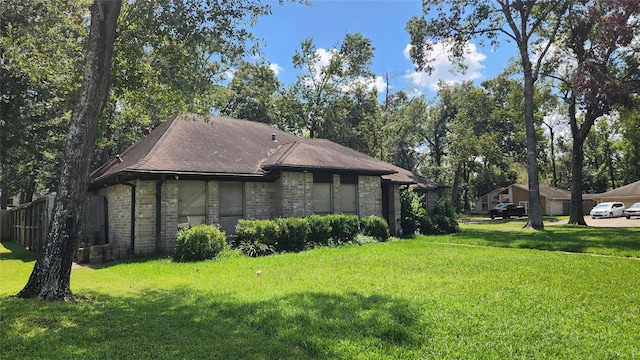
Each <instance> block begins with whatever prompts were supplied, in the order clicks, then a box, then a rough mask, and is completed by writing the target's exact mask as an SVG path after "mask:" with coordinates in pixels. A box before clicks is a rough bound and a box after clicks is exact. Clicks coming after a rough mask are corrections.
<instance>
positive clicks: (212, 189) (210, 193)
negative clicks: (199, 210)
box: [206, 180, 220, 225]
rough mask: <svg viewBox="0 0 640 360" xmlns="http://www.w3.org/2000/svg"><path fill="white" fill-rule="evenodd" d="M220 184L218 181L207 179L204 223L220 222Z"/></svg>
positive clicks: (214, 223) (213, 223) (215, 223)
mask: <svg viewBox="0 0 640 360" xmlns="http://www.w3.org/2000/svg"><path fill="white" fill-rule="evenodd" d="M219 184H220V182H219V181H215V180H212V181H207V208H206V218H207V219H206V223H207V224H209V225H217V224H219V223H220V186H218V185H219Z"/></svg>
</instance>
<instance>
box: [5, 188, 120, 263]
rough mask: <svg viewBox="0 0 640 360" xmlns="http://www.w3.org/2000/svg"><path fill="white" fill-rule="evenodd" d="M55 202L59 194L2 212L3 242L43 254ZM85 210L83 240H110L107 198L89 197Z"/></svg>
mask: <svg viewBox="0 0 640 360" xmlns="http://www.w3.org/2000/svg"><path fill="white" fill-rule="evenodd" d="M54 201H55V195H47V196H45V197H42V198H40V199H37V200H35V201H32V202H30V203H28V204H22V205H19V206H17V207H15V208H12V209H9V210H5V211H1V212H0V241H13V242H15V243H18V244H20V245H22V246H24V247H25V248H26V249H29V250H31V251H34V252H36V253H39V252H40V251H41V250H42V247H43V246H44V242H45V239H46V238H47V233H48V231H49V223H50V221H51V216H52V214H53V204H54ZM84 207H85V209H84V213H83V215H82V220H83V221H82V226H81V230H80V237H81V239H84V238H87V237H91V238H94V239H95V238H100V239H101V240H102V241H103V242H106V241H108V239H107V231H106V217H105V205H104V197H102V196H89V197H87V200H86V202H85V206H84Z"/></svg>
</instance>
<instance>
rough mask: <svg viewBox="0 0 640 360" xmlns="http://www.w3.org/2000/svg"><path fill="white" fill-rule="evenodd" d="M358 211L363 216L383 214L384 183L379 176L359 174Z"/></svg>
mask: <svg viewBox="0 0 640 360" xmlns="http://www.w3.org/2000/svg"><path fill="white" fill-rule="evenodd" d="M358 212H359V215H360V216H361V217H366V216H371V215H376V216H382V185H381V183H380V177H379V176H358Z"/></svg>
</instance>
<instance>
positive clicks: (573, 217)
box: [567, 95, 595, 226]
mask: <svg viewBox="0 0 640 360" xmlns="http://www.w3.org/2000/svg"><path fill="white" fill-rule="evenodd" d="M567 102H568V104H569V125H570V126H571V137H572V138H573V146H572V148H571V149H572V154H571V208H570V210H569V224H575V225H585V226H586V225H587V223H586V222H585V221H584V205H583V202H582V168H583V165H584V141H585V139H586V138H587V134H588V133H589V131H590V130H591V127H592V126H593V124H594V123H595V118H594V117H593V116H590V115H589V113H587V114H586V115H585V118H584V121H583V123H582V126H578V120H577V118H576V99H575V96H574V95H571V97H570V98H569V100H568V101H567Z"/></svg>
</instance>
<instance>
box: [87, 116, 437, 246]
mask: <svg viewBox="0 0 640 360" xmlns="http://www.w3.org/2000/svg"><path fill="white" fill-rule="evenodd" d="M407 185H411V186H414V187H415V188H416V189H417V190H419V191H422V192H426V193H429V192H431V193H434V194H435V193H436V191H437V189H438V188H441V187H442V185H439V184H438V183H435V182H433V181H429V180H428V179H425V178H422V177H420V176H417V175H415V174H413V173H411V172H410V171H407V170H405V169H402V168H399V167H397V166H394V165H391V164H388V163H386V162H383V161H380V160H378V159H375V158H373V157H370V156H367V155H365V154H362V153H360V152H357V151H354V150H352V149H349V148H347V147H344V146H341V145H338V144H336V143H333V142H331V141H328V140H323V139H305V138H301V137H298V136H295V135H293V134H290V133H287V132H284V131H280V130H277V129H275V128H273V127H270V126H268V125H266V124H263V123H258V122H251V121H246V120H237V119H230V118H223V117H214V116H199V115H194V114H181V115H178V116H176V117H174V118H173V119H171V120H169V121H166V122H164V123H162V124H161V125H159V126H158V127H157V128H156V129H154V130H153V131H151V132H150V134H149V135H147V136H146V137H145V138H143V139H141V140H139V141H138V142H136V143H135V144H133V145H132V146H130V147H129V148H128V149H127V150H125V151H124V152H122V153H121V154H119V155H117V156H116V157H115V158H114V159H112V160H110V161H109V162H107V163H106V164H104V165H103V166H102V167H100V168H98V169H97V170H95V171H94V172H93V173H92V174H91V179H90V189H89V190H90V192H91V193H92V194H94V195H98V196H103V197H104V198H105V203H106V205H105V206H106V214H107V220H108V221H107V222H108V224H107V232H108V241H109V243H117V244H119V245H121V244H123V243H124V244H126V246H127V248H128V249H129V251H133V252H135V253H147V252H154V251H164V252H172V251H173V250H174V249H175V238H176V233H177V231H178V229H179V228H180V227H182V226H187V225H195V224H200V223H206V224H219V225H220V226H221V228H222V229H223V230H224V231H225V232H226V233H227V234H233V233H234V230H235V225H236V224H237V221H238V219H241V218H245V219H264V218H274V217H280V216H305V215H310V214H314V213H316V214H330V213H347V214H355V215H358V216H361V217H365V216H369V215H377V216H382V217H384V218H385V219H386V220H387V222H388V224H389V228H390V231H391V232H392V233H396V232H397V230H398V229H399V226H400V225H399V219H400V188H401V187H403V186H407ZM434 197H435V195H430V198H432V199H433V198H434Z"/></svg>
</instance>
